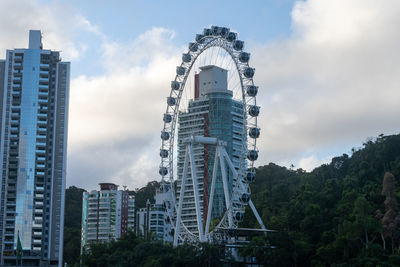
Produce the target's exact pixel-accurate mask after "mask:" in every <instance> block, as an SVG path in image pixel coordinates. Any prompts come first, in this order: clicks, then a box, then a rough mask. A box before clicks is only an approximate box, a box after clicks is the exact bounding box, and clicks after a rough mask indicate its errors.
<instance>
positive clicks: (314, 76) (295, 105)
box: [251, 0, 400, 166]
mask: <svg viewBox="0 0 400 267" xmlns="http://www.w3.org/2000/svg"><path fill="white" fill-rule="evenodd" d="M399 23H400V3H399V2H398V1H364V0H360V1H314V0H309V1H298V2H296V4H295V5H294V8H293V11H292V30H293V31H292V34H291V36H290V37H289V38H287V39H280V40H275V41H273V42H270V43H268V44H258V45H253V47H252V49H251V50H252V54H253V55H254V57H253V59H252V64H253V65H254V66H255V67H256V81H257V82H258V83H259V84H260V86H261V92H260V94H259V99H258V100H259V103H261V106H262V114H261V117H260V121H259V122H260V125H261V128H262V138H261V139H260V142H259V144H260V149H261V153H260V156H261V158H260V162H263V163H265V162H269V161H272V162H277V163H287V162H297V164H296V165H301V164H305V165H304V166H306V165H307V164H306V162H308V163H309V162H311V161H315V160H317V161H321V159H315V158H308V159H307V160H306V159H305V158H304V157H306V156H305V155H307V153H309V151H329V150H330V151H335V152H336V151H337V150H338V148H342V149H343V150H344V149H348V150H350V148H351V146H357V144H359V143H360V142H361V141H362V140H365V139H366V138H367V137H369V136H377V135H379V134H380V133H385V134H392V133H396V132H399V128H398V125H399V122H400V119H399V117H398V114H399V112H400V105H399V104H398V99H400V90H399V86H400V67H399V64H398V62H399V60H400V53H398V47H399V45H400V35H399V34H398V33H397V32H398V30H397V29H396V26H395V25H399ZM344 152H347V151H342V153H344ZM331 155H332V154H331Z"/></svg>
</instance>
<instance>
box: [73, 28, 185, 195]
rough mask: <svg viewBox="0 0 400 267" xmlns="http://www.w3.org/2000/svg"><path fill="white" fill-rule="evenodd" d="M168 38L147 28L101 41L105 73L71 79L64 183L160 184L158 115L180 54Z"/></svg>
mask: <svg viewBox="0 0 400 267" xmlns="http://www.w3.org/2000/svg"><path fill="white" fill-rule="evenodd" d="M173 35H174V32H173V31H171V30H168V29H164V28H152V29H151V30H149V31H146V32H145V33H143V34H142V35H140V36H138V37H137V38H136V39H134V40H132V41H129V42H126V43H122V42H119V43H117V42H109V41H107V40H104V43H103V45H102V47H103V54H102V58H101V60H100V62H102V63H103V64H104V67H105V68H106V69H107V72H106V73H105V74H103V75H99V76H85V75H82V76H79V77H77V78H75V79H73V80H72V83H71V98H70V118H69V122H70V125H69V152H68V155H69V156H68V158H69V159H70V161H69V163H68V166H69V175H68V177H69V182H68V183H69V184H82V181H83V180H86V182H85V183H84V184H85V186H87V187H90V188H96V187H97V186H96V184H97V183H98V182H99V181H112V182H115V183H118V184H120V185H127V186H128V187H129V188H135V187H138V186H142V185H144V184H146V183H147V182H148V181H151V180H155V179H159V176H158V168H157V167H158V165H159V157H158V153H159V146H160V137H159V136H160V131H161V127H162V114H163V112H164V110H165V108H166V97H167V95H168V94H169V91H170V88H169V81H170V80H171V79H172V78H173V77H174V73H175V66H176V64H177V63H179V54H180V53H181V49H179V48H177V47H176V46H174V45H173V43H172V40H173Z"/></svg>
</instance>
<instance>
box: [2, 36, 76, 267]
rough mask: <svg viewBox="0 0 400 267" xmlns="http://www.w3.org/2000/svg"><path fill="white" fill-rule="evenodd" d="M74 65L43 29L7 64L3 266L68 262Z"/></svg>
mask: <svg viewBox="0 0 400 267" xmlns="http://www.w3.org/2000/svg"><path fill="white" fill-rule="evenodd" d="M69 79H70V63H69V62H63V61H61V58H60V53H59V52H57V51H51V50H47V49H43V46H42V36H41V32H40V31H36V30H31V31H30V32H29V47H28V48H27V49H14V50H7V52H6V59H5V60H3V61H0V108H1V110H0V130H1V131H0V134H1V138H0V164H1V173H0V177H1V178H0V252H1V254H0V265H1V266H7V265H12V266H14V265H15V264H16V249H17V243H18V240H20V244H21V246H22V255H21V257H22V262H23V264H24V265H29V266H57V265H58V266H61V265H62V251H63V225H64V198H65V175H66V152H67V150H66V149H67V126H68V97H69Z"/></svg>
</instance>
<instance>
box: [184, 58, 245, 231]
mask: <svg viewBox="0 0 400 267" xmlns="http://www.w3.org/2000/svg"><path fill="white" fill-rule="evenodd" d="M200 69H201V71H200V73H199V74H196V75H195V92H194V96H195V98H194V99H193V100H190V101H189V106H188V108H187V110H188V111H187V112H182V113H180V116H179V118H178V123H179V125H178V163H177V164H178V183H177V185H178V187H177V188H178V190H177V197H178V199H179V197H180V196H179V194H180V193H179V192H180V187H181V181H182V175H183V165H184V160H185V149H186V147H185V144H184V142H182V141H183V140H184V139H185V138H187V137H191V136H207V137H208V136H209V137H217V138H218V139H219V140H221V141H225V142H226V143H227V146H226V147H225V149H226V151H227V153H228V155H229V157H230V158H231V160H232V163H233V165H234V167H235V168H236V169H237V170H238V169H239V168H240V162H241V159H240V157H241V155H242V153H241V151H242V149H243V148H242V145H243V127H244V125H243V123H244V118H243V104H242V102H241V101H236V100H234V99H233V98H232V95H233V93H232V91H231V90H228V84H227V83H228V82H227V81H228V79H227V71H226V70H225V69H222V68H220V67H217V66H213V65H210V66H204V67H201V68H200ZM193 151H194V152H193V153H194V161H195V166H196V175H197V179H198V188H199V196H200V204H201V206H200V208H201V214H202V220H203V222H204V221H205V219H206V216H207V211H208V201H209V194H208V188H210V187H211V177H212V172H213V166H214V155H215V147H214V148H211V147H210V146H209V145H202V144H194V145H193ZM242 162H243V161H242ZM243 167H244V166H243ZM228 183H229V184H230V186H231V187H232V184H233V175H232V174H231V173H230V172H228ZM229 191H231V190H229ZM224 210H225V198H224V190H223V184H222V178H221V172H217V180H216V189H215V196H214V202H213V210H212V217H213V218H217V217H220V216H222V215H223V213H224ZM182 222H183V223H184V224H185V226H186V227H187V228H188V230H189V231H191V232H197V231H198V228H197V218H196V208H195V200H194V191H193V184H192V180H191V174H190V171H189V172H188V180H187V182H186V186H185V196H184V199H183V207H182Z"/></svg>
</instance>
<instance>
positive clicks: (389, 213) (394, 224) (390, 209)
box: [381, 172, 400, 253]
mask: <svg viewBox="0 0 400 267" xmlns="http://www.w3.org/2000/svg"><path fill="white" fill-rule="evenodd" d="M382 195H384V196H385V197H386V199H385V207H386V212H385V214H384V215H383V217H382V219H381V222H382V225H383V236H384V238H385V237H386V238H390V240H391V245H392V253H394V247H395V244H394V243H395V241H394V239H395V237H396V236H397V235H398V232H399V230H398V227H399V221H400V216H399V207H398V204H397V200H396V190H395V178H394V176H393V174H391V173H390V172H386V173H385V176H384V177H383V184H382ZM384 243H385V242H384Z"/></svg>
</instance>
